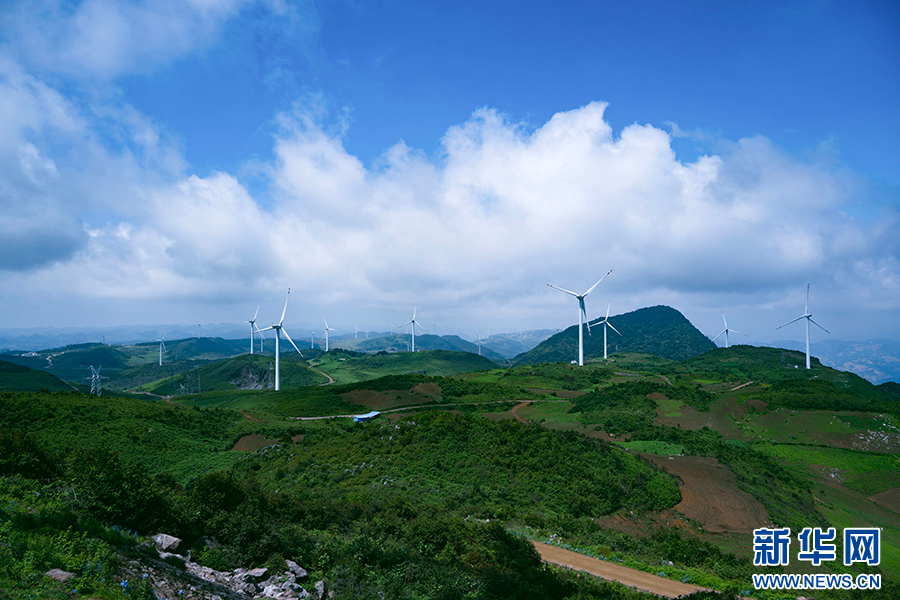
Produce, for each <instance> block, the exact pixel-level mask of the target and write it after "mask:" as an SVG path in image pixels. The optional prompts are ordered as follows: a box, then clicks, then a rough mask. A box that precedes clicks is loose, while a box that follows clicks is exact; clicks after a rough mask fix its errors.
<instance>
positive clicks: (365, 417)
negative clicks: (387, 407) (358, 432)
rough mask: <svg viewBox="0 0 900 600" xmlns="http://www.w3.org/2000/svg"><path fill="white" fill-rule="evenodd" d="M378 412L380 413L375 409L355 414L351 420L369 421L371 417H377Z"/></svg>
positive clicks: (357, 421)
mask: <svg viewBox="0 0 900 600" xmlns="http://www.w3.org/2000/svg"><path fill="white" fill-rule="evenodd" d="M380 414H381V413H380V412H378V411H377V410H373V411H372V412H369V413H366V414H364V415H356V416H355V417H353V422H354V423H365V422H366V421H371V420H372V419H374V418H375V417H377V416H378V415H380Z"/></svg>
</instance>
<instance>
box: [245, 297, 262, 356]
mask: <svg viewBox="0 0 900 600" xmlns="http://www.w3.org/2000/svg"><path fill="white" fill-rule="evenodd" d="M257 316H259V304H257V305H256V312H255V313H253V318H252V319H250V320H249V321H245V323H250V354H253V330H254V328H255V329H256V330H257V331H258V330H259V327H256V317H257ZM260 336H262V334H260ZM260 352H262V348H260Z"/></svg>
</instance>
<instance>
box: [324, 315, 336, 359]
mask: <svg viewBox="0 0 900 600" xmlns="http://www.w3.org/2000/svg"><path fill="white" fill-rule="evenodd" d="M322 320H323V321H325V352H328V332H329V331H334V327H329V326H328V319H326V318H325V317H322Z"/></svg>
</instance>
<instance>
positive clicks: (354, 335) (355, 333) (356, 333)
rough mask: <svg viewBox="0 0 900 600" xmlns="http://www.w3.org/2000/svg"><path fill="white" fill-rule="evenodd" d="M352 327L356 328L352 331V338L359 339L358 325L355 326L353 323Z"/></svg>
mask: <svg viewBox="0 0 900 600" xmlns="http://www.w3.org/2000/svg"><path fill="white" fill-rule="evenodd" d="M353 329H355V330H356V331H355V332H354V333H353V339H354V340H358V339H359V327H357V326H356V325H354V326H353Z"/></svg>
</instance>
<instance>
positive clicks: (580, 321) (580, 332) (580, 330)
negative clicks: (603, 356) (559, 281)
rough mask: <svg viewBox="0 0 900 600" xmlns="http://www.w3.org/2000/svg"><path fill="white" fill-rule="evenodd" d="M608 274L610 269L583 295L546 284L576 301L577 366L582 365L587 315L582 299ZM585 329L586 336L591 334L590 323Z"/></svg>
mask: <svg viewBox="0 0 900 600" xmlns="http://www.w3.org/2000/svg"><path fill="white" fill-rule="evenodd" d="M610 273H612V269H610V270H609V271H607V273H606V275H604V276H603V277H601V278H600V279H599V280H598V281H597V283H595V284H594V285H592V286H591V287H590V288H589V289H588V291H586V292H585V293H583V294H576V293H575V292H570V291H569V290H566V289H563V288H561V287H557V286H555V285H553V284H552V283H548V284H547V285H548V286H550V287H552V288H553V289H555V290H559V291H561V292H565V293H567V294H569V295H570V296H575V297H576V298H577V299H578V364H579V365H583V364H584V323H585V321H588V319H587V313H586V311H585V309H584V297H585V296H587V295H588V294H590V293H591V292H593V291H594V288H595V287H597V286H598V285H600V282H601V281H603V280H604V279H606V278H607V277H608V276H609V274H610ZM587 327H588V334H590V333H591V323H590V321H588V322H587Z"/></svg>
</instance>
